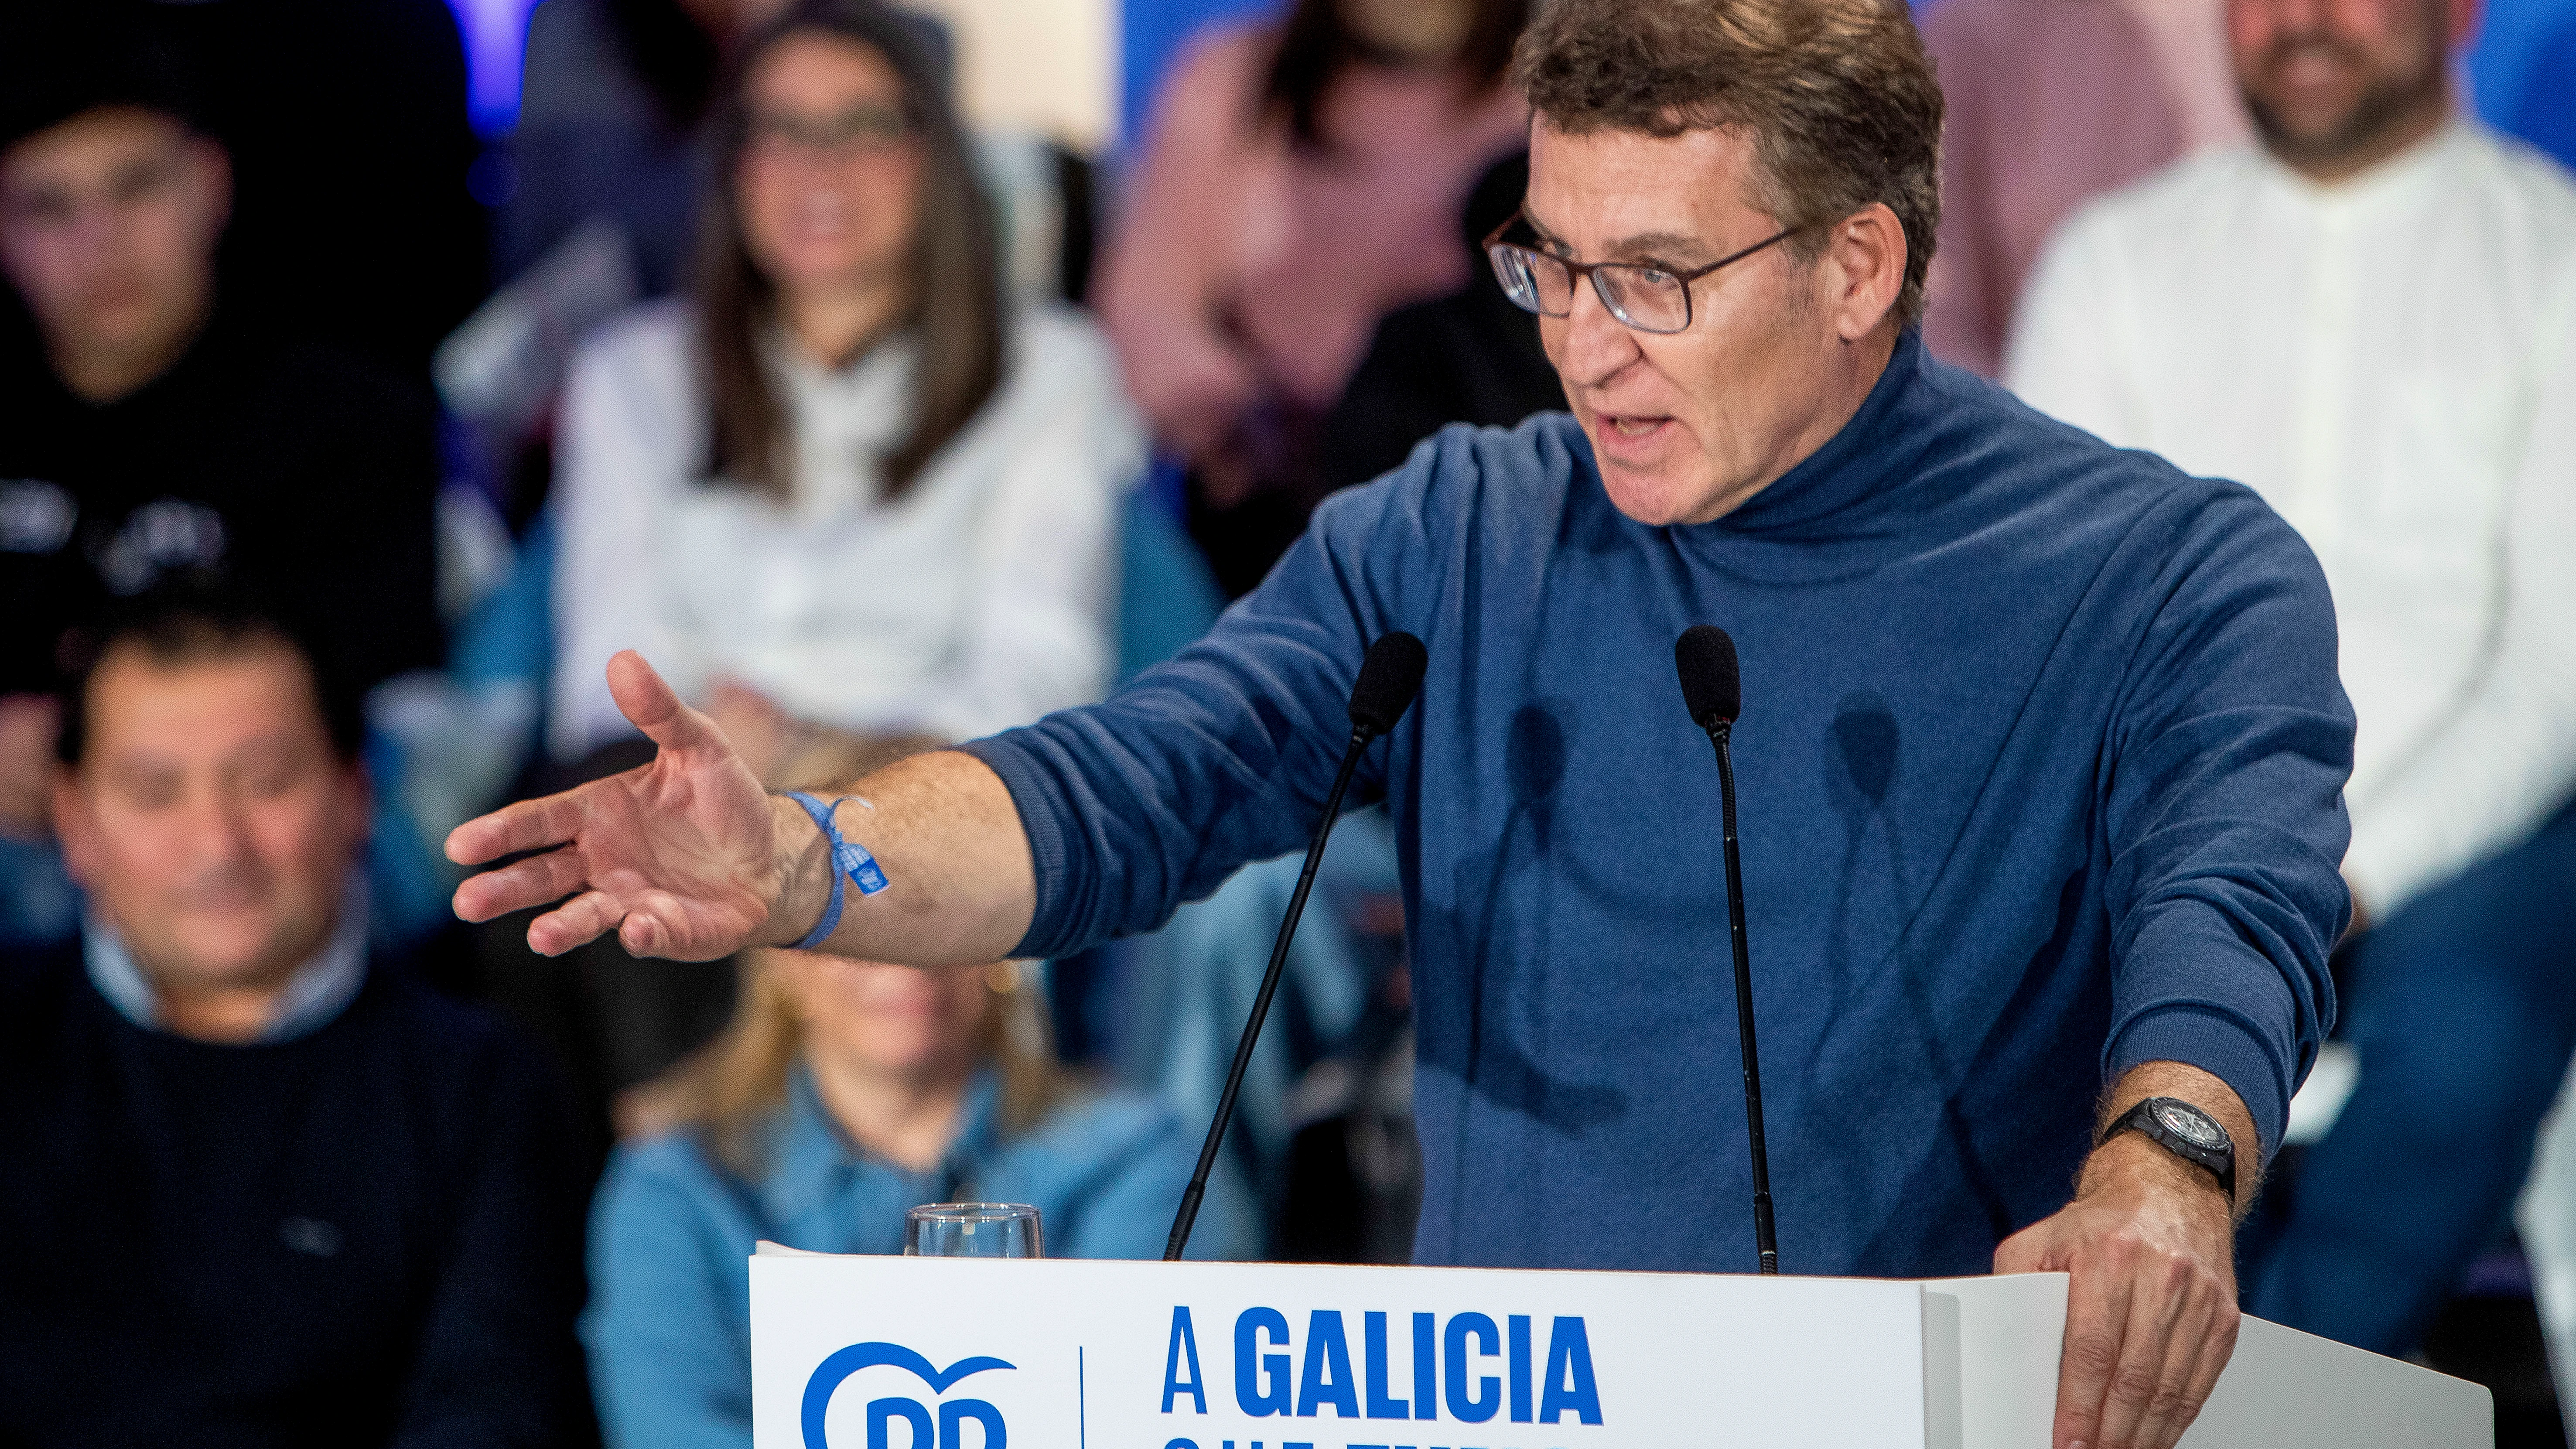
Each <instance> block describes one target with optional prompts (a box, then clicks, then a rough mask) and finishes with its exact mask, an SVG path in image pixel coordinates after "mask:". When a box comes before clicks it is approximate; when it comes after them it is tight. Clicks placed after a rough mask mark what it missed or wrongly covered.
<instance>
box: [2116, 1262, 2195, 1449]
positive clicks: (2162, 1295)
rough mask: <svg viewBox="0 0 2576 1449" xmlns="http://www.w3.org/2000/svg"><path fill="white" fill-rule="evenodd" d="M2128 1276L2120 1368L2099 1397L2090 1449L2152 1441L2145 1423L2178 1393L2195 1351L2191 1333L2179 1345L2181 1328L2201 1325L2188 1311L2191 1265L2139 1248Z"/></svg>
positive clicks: (2130, 1447)
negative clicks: (2164, 1397) (2130, 1285)
mask: <svg viewBox="0 0 2576 1449" xmlns="http://www.w3.org/2000/svg"><path fill="white" fill-rule="evenodd" d="M2131 1272H2132V1281H2133V1282H2134V1284H2135V1286H2134V1287H2133V1289H2132V1290H2131V1292H2130V1297H2129V1320H2128V1324H2127V1326H2126V1327H2125V1328H2124V1329H2123V1330H2122V1332H2121V1335H2120V1362H2119V1366H2118V1367H2117V1368H2114V1369H2113V1370H2112V1371H2111V1382H2110V1387H2109V1391H2108V1392H2106V1393H2105V1394H2104V1395H2103V1396H2102V1417H2101V1421H2100V1422H2099V1424H2098V1425H2097V1426H2096V1428H2095V1433H2094V1437H2093V1439H2092V1440H2091V1443H2092V1444H2093V1445H2094V1446H2095V1449H2136V1446H2139V1445H2144V1444H2149V1443H2152V1442H2154V1440H2153V1438H2152V1435H2151V1433H2150V1424H2151V1420H2152V1418H2153V1416H2155V1414H2156V1412H2157V1409H2158V1407H2159V1406H2158V1396H2159V1395H2161V1394H2165V1393H2167V1392H2168V1391H2169V1390H2170V1391H2178V1390H2179V1387H2180V1385H2181V1382H2182V1381H2183V1380H2184V1379H2186V1378H2188V1377H2189V1376H2190V1373H2191V1365H2192V1361H2193V1360H2194V1359H2195V1358H2197V1357H2198V1356H2199V1353H2200V1343H2199V1338H2198V1335H2197V1333H2196V1332H2194V1333H2193V1335H2192V1337H2191V1341H2189V1342H2184V1341H2183V1333H2184V1330H2185V1329H2186V1327H2188V1328H2190V1329H2192V1330H2197V1329H2198V1328H2199V1327H2200V1325H2201V1321H2202V1320H2201V1316H2200V1315H2197V1314H2195V1313H2194V1311H2193V1310H2194V1309H2195V1307H2197V1305H2196V1304H2195V1303H2194V1301H2193V1289H2194V1288H2195V1287H2197V1286H2198V1285H2197V1280H2196V1279H2195V1277H2194V1274H2195V1272H2196V1269H2195V1267H2194V1265H2192V1264H2191V1263H2188V1262H2184V1261H2181V1260H2179V1259H2175V1260H2167V1259H2164V1258H2163V1257H2161V1256H2160V1255H2158V1254H2155V1253H2153V1252H2151V1251H2145V1250H2142V1251H2141V1252H2140V1253H2139V1255H2138V1259H2137V1263H2136V1266H2135V1267H2134V1269H2132V1270H2131ZM2177 1360H2179V1362H2177Z"/></svg>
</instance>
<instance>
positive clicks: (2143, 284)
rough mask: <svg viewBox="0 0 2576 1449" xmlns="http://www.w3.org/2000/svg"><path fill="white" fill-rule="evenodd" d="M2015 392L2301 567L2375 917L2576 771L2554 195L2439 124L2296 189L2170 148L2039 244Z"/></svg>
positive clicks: (2487, 145) (2572, 323) (2271, 168)
mask: <svg viewBox="0 0 2576 1449" xmlns="http://www.w3.org/2000/svg"><path fill="white" fill-rule="evenodd" d="M2005 374H2006V380H2007V381H2008V382H2009V383H2010V384H2011V386H2012V388H2013V390H2014V391H2015V392H2018V393H2019V394H2021V396H2022V397H2023V398H2024V399H2026V400H2027V401H2029V402H2030V403H2031V404H2032V405H2034V406H2036V407H2038V408H2040V409H2041V410H2043V411H2046V412H2049V413H2053V414H2055V415H2057V416H2058V417H2060V418H2064V419H2066V420H2067V421H2069V422H2072V423H2075V424H2077V425H2078V426H2081V427H2085V428H2089V429H2091V430H2093V431H2094V432H2096V433H2098V434H2100V435H2101V436H2102V437H2104V438H2106V439H2108V440H2110V441H2111V442H2114V443H2119V444H2122V445H2125V446H2132V447H2141V448H2148V449H2152V450H2154V451H2155V452H2158V453H2162V454H2164V455H2165V456H2166V457H2168V458H2171V459H2172V460H2173V461H2174V462H2175V463H2176V464H2179V465H2180V466H2181V467H2183V468H2185V469H2188V470H2190V471H2191V472H2194V473H2201V474H2207V475H2213V476H2218V477H2226V478H2234V479H2238V480H2240V481H2242V482H2244V483H2245V484H2247V485H2248V486H2250V487H2252V488H2253V489H2254V490H2255V491H2257V492H2259V493H2261V494H2262V495H2263V497H2264V499H2265V500H2266V501H2267V502H2269V503H2270V504H2271V505H2272V506H2273V507H2274V508H2275V509H2277V510H2279V512H2280V513H2281V514H2282V516H2283V517H2285V518H2287V519H2288V520H2289V521H2290V522H2291V524H2292V525H2294V526H2295V527H2297V528H2298V530H2299V532H2300V533H2301V534H2302V535H2304V536H2305V537H2306V539H2307V541H2308V544H2309V546H2310V547H2312V548H2314V549H2315V550H2316V552H2317V558H2318V560H2319V561H2320V562H2321V563H2323V564H2324V566H2325V572H2326V580H2327V582H2328V583H2329V584H2330V585H2332V587H2333V589H2334V596H2335V613H2336V619H2337V622H2338V624H2339V626H2340V629H2341V634H2342V656H2341V657H2342V668H2343V682H2344V688H2345V690H2346V691H2347V692H2349V693H2350V694H2351V696H2352V703H2353V709H2354V711H2355V714H2356V715H2357V717H2358V719H2359V721H2360V733H2359V736H2358V739H2357V740H2356V742H2355V761H2354V769H2353V776H2352V784H2351V787H2350V788H2349V789H2348V790H2347V791H2346V792H2345V800H2346V802H2347V803H2348V804H2349V806H2350V807H2351V811H2352V824H2353V839H2352V852H2351V854H2350V855H2349V856H2348V857H2347V858H2346V860H2345V863H2344V868H2345V872H2346V874H2347V875H2349V876H2350V877H2351V879H2352V881H2353V884H2354V886H2355V888H2356V890H2357V892H2358V893H2359V895H2360V897H2361V899H2362V902H2363V904H2364V905H2366V906H2367V907H2369V908H2370V909H2371V910H2372V911H2374V912H2377V913H2380V914H2382V915H2383V916H2384V915H2385V914H2386V913H2387V912H2388V911H2391V910H2393V909H2395V908H2396V907H2397V906H2398V905H2400V904H2402V903H2403V902H2404V901H2405V900H2406V898H2407V897H2409V896H2411V895H2413V894H2414V893H2415V892H2417V891H2418V890H2420V889H2422V888H2423V887H2425V886H2427V885H2430V884H2433V883H2435V882H2437V881H2439V880H2441V879H2443V878H2444V877H2446V876H2448V875H2450V874H2452V873H2453V872H2455V871H2457V870H2459V869H2460V868H2461V867H2463V866H2466V865H2468V864H2470V863H2471V862H2473V861H2475V860H2477V859H2479V858H2481V857H2483V856H2486V855H2488V854H2491V853H2493V852H2494V851H2496V850H2498V849H2500V848H2502V847H2504V846H2506V845H2509V844H2511V843H2512V842H2513V841H2515V840H2516V839H2518V838H2520V837H2521V836H2522V835H2524V834H2526V833H2527V832H2529V831H2530V830H2531V829H2532V828H2533V827H2535V826H2537V825H2538V824H2539V823H2540V821H2541V820H2542V818H2543V817H2544V816H2545V815H2546V814H2547V813H2548V812H2549V811H2551V810H2553V809H2554V808H2556V807H2557V806H2558V805H2559V804H2560V803H2562V802H2563V801H2565V800H2566V798H2567V797H2568V794H2569V792H2570V790H2571V789H2576V185H2571V184H2570V182H2569V179H2568V177H2567V175H2566V174H2565V173H2564V172H2562V171H2560V170H2559V169H2558V168H2557V167H2556V166H2554V165H2552V164H2551V163H2550V162H2548V161H2547V160H2545V159H2543V158H2542V157H2540V156H2539V155H2538V154H2537V153H2534V152H2531V151H2528V150H2525V149H2523V148H2521V147H2520V146H2518V145H2514V144H2512V143H2508V142H2502V141H2499V140H2497V139H2496V138H2495V137H2493V136H2491V135H2489V134H2488V133H2487V132H2485V131H2483V130H2481V129H2479V128H2478V127H2477V126H2476V125H2475V124H2474V123H2473V122H2467V121H2456V122H2453V123H2451V124H2449V125H2448V126H2446V127H2445V128H2444V129H2443V130H2442V131H2441V132H2439V133H2438V134H2436V135H2435V136H2433V137H2431V138H2430V139H2428V140H2426V141H2424V142H2423V143H2421V144H2419V145H2417V146H2415V147H2413V148H2411V149H2410V150H2408V151H2407V152H2406V153H2404V154H2402V155H2400V156H2397V157H2395V158H2392V159H2391V160H2389V161H2387V162H2385V163H2382V164H2381V165H2379V166H2376V167H2373V168H2372V169H2371V170H2369V171H2367V172H2365V173H2363V174H2362V175H2360V176H2356V177H2354V178H2352V179H2350V180H2348V181H2345V182H2343V183H2340V184H2337V185H2334V186H2318V185H2316V184H2315V183H2312V182H2310V181H2308V180H2306V179H2305V178H2303V177H2301V176H2300V175H2299V174H2298V173H2296V172H2294V171H2291V170H2289V169H2288V168H2287V167H2285V166H2282V165H2281V164H2280V163H2278V162H2277V161H2274V160H2273V159H2271V158H2270V157H2269V156H2268V155H2266V154H2265V153H2263V152H2262V151H2260V150H2256V149H2252V148H2241V149H2235V150H2230V151H2223V152H2217V153H2212V154H2208V155H2205V156H2203V157H2201V158H2200V159H2197V160H2192V161H2187V162H2185V163H2183V164H2181V165H2180V166H2177V167H2175V168H2173V169H2171V170H2169V171H2167V172H2165V173H2163V174H2161V175H2159V176H2156V177H2153V178H2150V179H2149V180H2147V181H2145V182H2143V183H2141V184H2139V185H2137V186H2135V187H2132V188H2130V189H2128V190H2126V191H2122V192H2119V193H2116V194H2114V195H2112V196H2110V197H2107V198H2105V199H2103V200H2100V201H2098V202H2096V203H2094V204H2093V205H2092V206H2091V207H2089V208H2088V209H2086V210H2084V211H2082V212H2080V213H2078V214H2077V215H2076V216H2075V217H2074V218H2073V219H2072V220H2070V221H2069V222H2068V223H2067V224H2066V226H2065V227H2064V228H2063V229H2061V230H2060V231H2059V233H2058V234H2057V236H2056V237H2055V238H2054V239H2053V240H2052V241H2051V243H2050V245H2049V248H2048V251H2047V253H2046V255H2045V256H2044V257H2043V258H2042V260H2041V263H2040V266H2039V269H2038V271H2037V272H2036V273H2035V274H2034V276H2033V279H2032V283H2031V286H2030V290H2029V292H2028V294H2027V295H2026V296H2025V297H2024V298H2023V301H2022V305H2021V312H2020V317H2019V322H2018V325H2017V328H2016V334H2015V336H2014V338H2013V342H2012V347H2011V351H2010V354H2009V356H2008V357H2007V359H2006V364H2005Z"/></svg>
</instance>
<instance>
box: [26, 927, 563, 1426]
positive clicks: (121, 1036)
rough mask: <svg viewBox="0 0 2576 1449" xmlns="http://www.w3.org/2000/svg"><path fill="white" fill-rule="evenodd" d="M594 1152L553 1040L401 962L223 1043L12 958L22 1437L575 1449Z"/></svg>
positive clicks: (76, 970) (82, 981)
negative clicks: (284, 1031) (306, 1025)
mask: <svg viewBox="0 0 2576 1449" xmlns="http://www.w3.org/2000/svg"><path fill="white" fill-rule="evenodd" d="M581 1162H582V1155H581V1152H580V1150H579V1141H578V1136H577V1134H576V1132H575V1127H574V1121H573V1116H572V1113H571V1111H570V1104H569V1103H568V1102H567V1101H565V1100H564V1096H563V1092H562V1089H561V1087H560V1085H559V1084H558V1083H557V1082H556V1081H555V1080H554V1073H553V1072H552V1071H551V1070H550V1069H549V1068H548V1067H547V1066H546V1065H545V1063H544V1061H543V1060H542V1059H541V1058H540V1057H539V1055H538V1053H537V1051H536V1049H535V1047H534V1046H533V1045H530V1044H528V1043H526V1042H524V1041H522V1040H521V1038H520V1037H519V1035H518V1033H517V1032H515V1031H511V1030H508V1029H506V1028H505V1027H504V1026H503V1024H502V1023H501V1022H499V1021H497V1020H494V1019H493V1018H491V1017H490V1016H489V1015H487V1014H485V1013H484V1012H481V1011H478V1010H475V1009H473V1008H470V1007H466V1006H462V1005H459V1004H457V1003H455V1002H451V1001H447V1000H445V999H443V998H441V997H438V996H434V995H432V994H431V993H430V992H429V991H428V990H427V989H426V988H424V987H422V986H420V985H418V984H416V983H415V982H413V981H412V980H410V979H409V978H408V977H407V976H406V975H404V973H403V972H402V971H401V969H400V968H399V967H395V966H391V965H388V964H385V963H382V962H378V963H376V964H374V965H372V966H370V968H369V970H368V973H367V978H366V984H365V985H364V986H363V987H361V988H360V990H359V992H358V994H357V996H356V998H355V999H353V1000H352V1001H350V1002H349V1003H348V1005H347V1006H346V1007H345V1008H343V1009H342V1010H340V1011H339V1012H338V1014H336V1015H334V1016H332V1017H331V1018H330V1019H329V1020H328V1021H327V1022H324V1023H322V1024H319V1025H316V1026H314V1027H312V1028H311V1029H310V1030H309V1031H307V1032H306V1033H304V1034H302V1035H299V1036H295V1037H293V1038H291V1039H284V1040H276V1041H264V1042H258V1043H253V1044H248V1045H241V1046H221V1045H215V1044H212V1043H208V1042H199V1041H190V1040H187V1039H185V1038H182V1037H178V1036H174V1035H172V1034H170V1033H168V1032H163V1031H155V1030H150V1029H147V1028H144V1027H140V1026H137V1025H135V1024H134V1023H133V1022H131V1021H128V1020H127V1019H126V1018H125V1017H124V1016H123V1015H121V1014H120V1013H119V1012H118V1010H117V1008H116V1007H114V1006H112V1005H111V1004H109V1002H108V1001H107V999H106V998H104V997H102V996H101V995H100V994H99V992H98V991H97V989H96V988H95V987H94V986H93V985H92V984H91V980H90V977H89V975H88V974H87V973H86V972H85V971H84V970H83V969H82V964H81V953H80V951H79V949H78V948H77V947H75V948H71V949H67V950H61V951H56V952H53V953H49V954H47V955H46V956H43V957H41V958H35V959H23V960H21V959H10V958H5V957H0V1445H10V1446H13V1449H14V1446H25V1449H36V1446H56V1445H62V1446H70V1445H99V1444H186V1445H190V1446H207V1449H290V1446H325V1445H327V1446H335V1449H347V1446H357V1445H394V1446H400V1449H431V1446H439V1449H465V1446H474V1449H493V1446H501V1445H523V1446H529V1449H536V1446H545V1445H558V1444H566V1443H578V1442H579V1441H580V1439H581V1437H582V1436H583V1435H584V1434H586V1433H587V1432H588V1430H589V1418H590V1410H589V1405H588V1403H587V1402H586V1400H585V1398H584V1396H583V1393H582V1372H581V1348H580V1345H579V1343H578V1342H577V1341H576V1340H575V1339H574V1336H573V1317H574V1314H575V1313H576V1312H578V1311H579V1309H580V1306H581V1293H582V1284H581V1271H580V1267H581V1214H582V1191H583V1187H584V1185H585V1184H584V1181H583V1173H582V1168H581Z"/></svg>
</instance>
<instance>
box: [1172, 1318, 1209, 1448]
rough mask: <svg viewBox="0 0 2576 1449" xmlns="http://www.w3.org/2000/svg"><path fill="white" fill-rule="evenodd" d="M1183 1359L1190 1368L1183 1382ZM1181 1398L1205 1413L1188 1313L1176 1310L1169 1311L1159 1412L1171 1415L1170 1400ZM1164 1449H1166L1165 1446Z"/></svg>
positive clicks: (1196, 1339)
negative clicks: (1168, 1343)
mask: <svg viewBox="0 0 2576 1449" xmlns="http://www.w3.org/2000/svg"><path fill="white" fill-rule="evenodd" d="M1183 1355H1187V1356H1188V1359H1189V1365H1190V1376H1189V1377H1188V1378H1186V1379H1185V1378H1182V1377H1181V1360H1182V1357H1183ZM1183 1394H1187V1395H1189V1396H1190V1399H1191V1401H1192V1402H1194V1403H1196V1404H1197V1405H1198V1411H1199V1412H1200V1413H1202V1414H1204V1413H1206V1412H1207V1389H1206V1387H1205V1381H1204V1379H1203V1378H1202V1377H1201V1375H1200V1374H1199V1336H1198V1334H1197V1333H1195V1332H1193V1331H1192V1330H1191V1328H1190V1311H1189V1310H1188V1309H1187V1308H1179V1307H1176V1308H1174V1309H1173V1310H1172V1346H1171V1348H1170V1349H1169V1350H1168V1351H1167V1352H1165V1353H1164V1355H1163V1412H1164V1413H1166V1414H1168V1413H1170V1412H1172V1400H1174V1399H1176V1398H1178V1397H1180V1396H1181V1395H1183ZM1164 1449H1170V1446H1169V1445H1166V1446H1164ZM1190 1449H1199V1446H1197V1445H1196V1444H1192V1445H1190Z"/></svg>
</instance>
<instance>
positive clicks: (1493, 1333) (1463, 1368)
mask: <svg viewBox="0 0 2576 1449" xmlns="http://www.w3.org/2000/svg"><path fill="white" fill-rule="evenodd" d="M1471 1335H1472V1336H1473V1337H1474V1338H1475V1340H1476V1341H1477V1342H1478V1343H1480V1344H1482V1345H1484V1346H1483V1347H1482V1348H1479V1349H1477V1350H1476V1357H1478V1358H1495V1357H1498V1356H1500V1354H1501V1353H1502V1349H1503V1335H1502V1333H1501V1332H1500V1331H1499V1330H1497V1329H1496V1328H1495V1327H1494V1320H1492V1319H1490V1318H1487V1317H1486V1316H1485V1315H1483V1314H1481V1313H1461V1314H1459V1315H1458V1316H1456V1317H1455V1318H1452V1319H1450V1320H1449V1326H1448V1327H1447V1328H1446V1329H1443V1330H1442V1331H1441V1335H1440V1351H1441V1352H1440V1356H1441V1366H1442V1367H1444V1368H1446V1369H1447V1370H1448V1373H1447V1375H1446V1377H1447V1379H1448V1383H1449V1417H1451V1418H1453V1419H1456V1420H1458V1421H1459V1422H1460V1423H1463V1424H1481V1423H1483V1422H1485V1421H1486V1420H1487V1419H1490V1418H1492V1417H1494V1411H1495V1410H1496V1409H1499V1408H1501V1407H1502V1406H1503V1381H1502V1380H1500V1379H1498V1378H1494V1377H1492V1376H1491V1375H1488V1376H1486V1377H1484V1378H1481V1379H1478V1380H1476V1386H1477V1388H1478V1389H1479V1390H1480V1392H1478V1393H1477V1394H1475V1395H1474V1396H1473V1397H1470V1396H1469V1394H1468V1392H1467V1339H1468V1338H1469V1336H1471ZM870 1449H875V1446H873V1445H871V1446H870Z"/></svg>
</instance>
